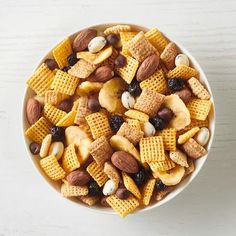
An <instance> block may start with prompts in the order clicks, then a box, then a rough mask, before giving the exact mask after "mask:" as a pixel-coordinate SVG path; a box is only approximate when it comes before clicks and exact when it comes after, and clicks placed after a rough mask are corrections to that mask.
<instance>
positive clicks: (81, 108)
mask: <svg viewBox="0 0 236 236" xmlns="http://www.w3.org/2000/svg"><path fill="white" fill-rule="evenodd" d="M77 101H78V106H77V113H76V116H75V120H74V122H75V124H77V125H82V124H84V123H85V122H86V120H85V117H86V116H87V115H89V114H90V113H91V112H90V110H89V109H88V97H87V96H82V97H80V98H78V100H77Z"/></svg>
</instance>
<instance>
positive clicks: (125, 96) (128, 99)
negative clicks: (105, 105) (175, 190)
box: [121, 91, 135, 109]
mask: <svg viewBox="0 0 236 236" xmlns="http://www.w3.org/2000/svg"><path fill="white" fill-rule="evenodd" d="M121 102H122V105H123V106H124V107H125V108H126V109H132V108H133V107H134V104H135V99H134V97H133V96H132V95H131V94H130V93H129V92H127V91H125V92H123V93H122V95H121Z"/></svg>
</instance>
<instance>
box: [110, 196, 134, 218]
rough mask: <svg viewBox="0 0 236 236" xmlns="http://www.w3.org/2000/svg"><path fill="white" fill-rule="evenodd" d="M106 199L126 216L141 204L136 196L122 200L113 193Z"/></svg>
mask: <svg viewBox="0 0 236 236" xmlns="http://www.w3.org/2000/svg"><path fill="white" fill-rule="evenodd" d="M106 201H107V203H108V204H109V205H110V206H111V207H112V208H113V210H114V211H116V212H117V213H118V214H119V215H120V216H121V217H126V216H127V215H128V214H129V213H132V212H133V211H134V210H135V209H136V208H137V207H138V206H139V201H138V200H137V199H136V198H135V197H134V196H130V197H129V198H127V199H125V200H121V199H119V198H118V197H117V196H116V195H111V196H109V197H108V198H107V199H106Z"/></svg>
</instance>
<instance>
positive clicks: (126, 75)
mask: <svg viewBox="0 0 236 236" xmlns="http://www.w3.org/2000/svg"><path fill="white" fill-rule="evenodd" d="M124 56H125V55H124ZM125 57H126V65H125V66H124V67H122V68H117V69H116V72H117V74H118V75H119V76H120V77H121V78H122V79H123V80H124V81H125V82H126V83H128V84H130V83H131V82H132V80H133V78H134V76H135V74H136V71H137V69H138V66H139V62H138V61H137V60H135V59H134V58H132V57H130V56H125Z"/></svg>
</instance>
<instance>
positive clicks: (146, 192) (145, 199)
mask: <svg viewBox="0 0 236 236" xmlns="http://www.w3.org/2000/svg"><path fill="white" fill-rule="evenodd" d="M155 183H156V180H155V179H149V180H148V181H147V183H146V184H145V185H144V187H143V191H142V203H143V204H144V205H145V206H148V205H149V203H150V200H151V197H152V194H153V190H154V187H155Z"/></svg>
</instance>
